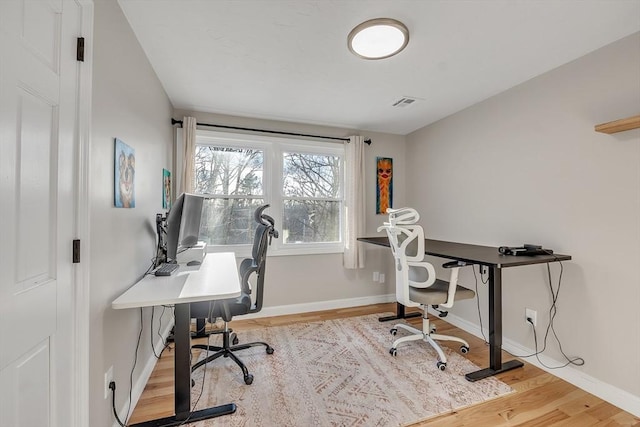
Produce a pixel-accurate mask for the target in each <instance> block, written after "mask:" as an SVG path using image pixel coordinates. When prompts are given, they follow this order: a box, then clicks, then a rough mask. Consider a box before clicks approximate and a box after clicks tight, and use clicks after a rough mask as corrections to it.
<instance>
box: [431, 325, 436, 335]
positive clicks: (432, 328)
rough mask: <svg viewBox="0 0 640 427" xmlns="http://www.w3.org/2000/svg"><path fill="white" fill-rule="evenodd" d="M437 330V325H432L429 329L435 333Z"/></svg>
mask: <svg viewBox="0 0 640 427" xmlns="http://www.w3.org/2000/svg"><path fill="white" fill-rule="evenodd" d="M436 330H437V328H436V327H435V326H432V327H431V329H429V333H431V334H435V333H436Z"/></svg>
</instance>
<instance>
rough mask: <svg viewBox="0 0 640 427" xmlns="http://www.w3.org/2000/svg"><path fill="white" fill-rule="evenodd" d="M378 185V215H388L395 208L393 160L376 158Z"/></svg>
mask: <svg viewBox="0 0 640 427" xmlns="http://www.w3.org/2000/svg"><path fill="white" fill-rule="evenodd" d="M376 170H377V175H378V185H377V186H376V214H386V213H387V208H391V207H393V159H391V158H389V157H378V158H376Z"/></svg>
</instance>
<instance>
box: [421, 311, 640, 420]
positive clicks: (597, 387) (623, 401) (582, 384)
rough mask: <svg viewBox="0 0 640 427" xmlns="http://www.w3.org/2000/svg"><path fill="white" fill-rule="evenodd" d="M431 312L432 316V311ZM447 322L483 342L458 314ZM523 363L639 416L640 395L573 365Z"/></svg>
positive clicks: (505, 344)
mask: <svg viewBox="0 0 640 427" xmlns="http://www.w3.org/2000/svg"><path fill="white" fill-rule="evenodd" d="M429 312H430V313H431V310H429ZM434 313H435V312H434ZM446 322H448V323H451V324H452V325H454V326H457V327H458V328H460V329H462V330H464V331H466V332H468V333H470V334H473V335H475V336H476V337H478V338H481V339H484V338H483V336H482V334H481V332H480V327H479V326H478V325H476V324H475V323H471V322H469V321H467V320H465V319H462V318H460V317H458V316H456V315H455V314H451V313H449V315H448V316H447V318H446ZM484 335H485V336H486V337H488V336H489V332H488V330H485V331H484ZM502 348H503V349H504V350H506V351H508V352H509V353H513V354H532V353H534V352H535V351H534V350H533V349H530V348H527V347H524V346H522V345H521V344H519V343H517V342H515V341H512V340H509V339H506V338H503V340H502ZM538 356H539V358H540V361H542V363H544V365H547V366H559V365H563V364H564V363H563V362H559V361H557V360H554V359H552V358H550V357H548V356H545V355H544V354H540V355H538ZM523 360H526V361H527V362H528V363H530V364H532V365H534V366H536V367H538V368H540V369H542V370H544V371H546V372H548V373H550V374H551V375H553V376H556V377H558V378H561V379H563V380H565V381H567V382H568V383H571V384H573V385H574V386H576V387H578V388H580V389H582V390H584V391H586V392H588V393H591V394H593V395H594V396H597V397H599V398H600V399H602V400H605V401H607V402H609V403H611V404H612V405H615V406H617V407H618V408H621V409H623V410H625V411H627V412H629V413H631V414H633V415H635V416H637V417H640V396H635V395H633V394H631V393H629V392H627V391H624V390H621V389H619V388H617V387H614V386H612V385H611V384H608V383H605V382H603V381H601V380H599V379H597V378H594V377H591V376H589V375H587V374H585V373H584V372H581V371H579V370H578V369H575V368H573V367H571V366H566V367H564V368H561V369H548V368H547V367H545V366H544V365H543V364H542V363H540V361H538V360H537V359H536V358H535V357H527V358H523Z"/></svg>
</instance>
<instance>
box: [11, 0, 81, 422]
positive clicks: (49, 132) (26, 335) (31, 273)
mask: <svg viewBox="0 0 640 427" xmlns="http://www.w3.org/2000/svg"><path fill="white" fill-rule="evenodd" d="M63 11H64V13H63ZM81 17H82V10H81V6H80V5H79V4H77V3H76V2H75V1H73V0H2V1H0V216H1V217H0V233H1V234H0V267H1V268H0V426H1V427H35V426H37V427H49V426H51V427H62V426H64V425H73V421H72V419H73V418H74V408H73V406H72V405H73V404H72V403H71V401H72V398H73V396H74V378H75V377H74V373H73V363H74V355H75V354H77V353H76V352H77V349H76V348H75V345H74V342H75V341H74V316H73V312H74V307H73V305H72V304H73V289H74V288H73V286H74V282H73V272H74V266H73V264H72V250H71V249H72V240H73V238H74V234H75V232H76V222H77V218H76V204H77V200H76V192H77V188H76V187H77V185H76V181H77V179H78V177H77V176H76V171H77V160H76V157H77V155H78V153H77V150H78V145H77V144H78V142H77V141H78V132H77V117H78V111H77V104H78V78H79V69H80V68H79V67H80V66H81V65H80V63H78V62H77V61H76V38H77V37H78V36H80V34H79V31H80V28H81Z"/></svg>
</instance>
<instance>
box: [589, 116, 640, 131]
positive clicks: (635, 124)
mask: <svg viewBox="0 0 640 427" xmlns="http://www.w3.org/2000/svg"><path fill="white" fill-rule="evenodd" d="M638 128H640V114H638V115H637V116H631V117H627V118H626V119H620V120H614V121H612V122H608V123H602V124H599V125H596V127H595V129H596V132H602V133H609V134H611V133H617V132H623V131H625V130H631V129H638Z"/></svg>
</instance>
